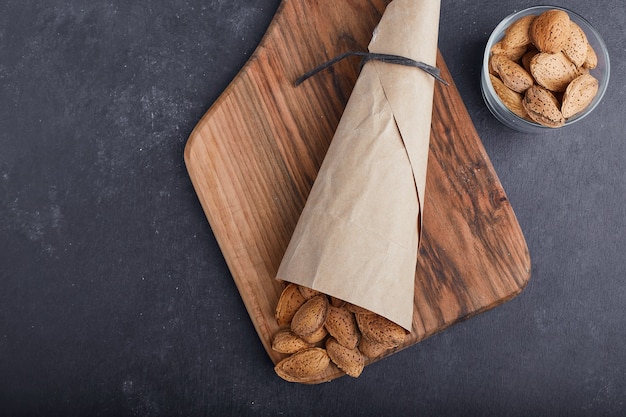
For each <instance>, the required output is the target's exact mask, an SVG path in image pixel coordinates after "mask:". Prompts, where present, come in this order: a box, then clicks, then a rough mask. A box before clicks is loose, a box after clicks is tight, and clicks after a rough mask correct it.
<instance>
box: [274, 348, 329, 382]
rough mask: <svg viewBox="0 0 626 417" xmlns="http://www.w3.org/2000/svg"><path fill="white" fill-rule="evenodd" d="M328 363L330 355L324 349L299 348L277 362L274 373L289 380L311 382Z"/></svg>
mask: <svg viewBox="0 0 626 417" xmlns="http://www.w3.org/2000/svg"><path fill="white" fill-rule="evenodd" d="M329 365H330V357H329V356H328V353H327V352H326V350H325V349H322V348H318V347H313V348H309V349H305V350H301V351H299V352H297V353H294V354H293V355H291V356H289V357H287V358H285V359H283V360H282V361H280V362H278V363H277V364H276V366H275V367H274V371H275V372H276V374H277V375H278V376H279V377H281V378H282V379H284V380H286V381H289V382H300V383H306V382H311V381H313V380H315V379H317V378H319V376H320V375H321V374H322V373H323V372H324V371H325V370H326V368H327V367H328V366H329Z"/></svg>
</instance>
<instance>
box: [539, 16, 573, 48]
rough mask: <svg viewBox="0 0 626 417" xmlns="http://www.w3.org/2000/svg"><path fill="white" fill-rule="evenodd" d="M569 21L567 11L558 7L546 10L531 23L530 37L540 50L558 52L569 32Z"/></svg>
mask: <svg viewBox="0 0 626 417" xmlns="http://www.w3.org/2000/svg"><path fill="white" fill-rule="evenodd" d="M569 23H570V18H569V15H568V14H567V12H565V11H563V10H558V9H551V10H546V11H545V12H543V13H541V14H540V15H539V16H537V17H536V18H535V20H533V22H532V23H531V25H530V28H529V34H530V39H531V41H532V43H533V44H534V45H535V47H537V49H539V50H540V51H541V52H547V53H550V54H555V53H557V52H560V51H561V50H562V49H563V45H564V44H565V42H566V41H567V37H568V35H569V32H570V25H569Z"/></svg>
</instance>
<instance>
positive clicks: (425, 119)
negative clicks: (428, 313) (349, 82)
mask: <svg viewBox="0 0 626 417" xmlns="http://www.w3.org/2000/svg"><path fill="white" fill-rule="evenodd" d="M439 8H440V1H439V0H394V1H392V2H391V3H390V4H389V5H388V6H387V9H386V10H385V12H384V14H383V17H382V18H381V21H380V23H379V25H378V27H377V28H376V30H375V31H374V34H373V35H372V40H371V42H370V44H369V51H370V52H376V53H384V54H393V55H400V56H404V57H407V58H411V59H413V60H415V61H421V62H424V63H427V64H430V65H432V66H434V65H435V61H436V56H437V36H438V28H439ZM433 90H434V79H433V78H432V77H431V76H430V75H429V74H427V73H425V72H423V71H421V70H419V69H417V68H413V67H406V66H402V65H395V64H388V63H382V62H377V61H369V62H368V63H366V64H365V65H364V67H363V69H362V71H361V73H360V74H359V77H358V79H357V82H356V84H355V86H354V89H353V91H352V94H351V96H350V99H349V100H348V103H347V105H346V108H345V110H344V113H343V115H342V118H341V120H340V122H339V125H338V127H337V130H336V132H335V135H334V137H333V140H332V142H331V144H330V147H329V149H328V152H327V154H326V156H325V158H324V161H323V163H322V166H321V167H320V171H319V173H318V176H317V178H316V180H315V183H314V184H313V187H312V189H311V193H310V194H309V197H308V199H307V202H306V204H305V207H304V209H303V211H302V214H301V216H300V219H299V220H298V224H297V225H296V228H295V230H294V233H293V236H292V238H291V240H290V242H289V245H288V247H287V251H286V253H285V255H284V257H283V260H282V262H281V264H280V267H279V269H278V273H277V279H280V280H284V281H289V282H294V283H297V284H300V285H304V286H306V287H309V288H313V289H316V290H319V291H322V292H324V293H326V294H328V295H332V296H334V297H337V298H340V299H342V300H345V301H348V302H350V303H353V304H356V305H358V306H361V307H363V308H366V309H368V310H371V311H373V312H375V313H377V314H380V315H381V316H383V317H386V318H388V319H389V320H391V321H393V322H395V323H397V324H399V325H400V326H402V327H404V328H405V329H407V330H409V331H410V330H411V325H412V320H413V294H414V282H415V267H416V263H417V251H418V245H419V239H420V230H421V219H422V216H421V214H422V213H423V208H424V197H425V194H424V191H425V186H426V168H427V162H428V146H429V140H430V124H431V116H432V103H433Z"/></svg>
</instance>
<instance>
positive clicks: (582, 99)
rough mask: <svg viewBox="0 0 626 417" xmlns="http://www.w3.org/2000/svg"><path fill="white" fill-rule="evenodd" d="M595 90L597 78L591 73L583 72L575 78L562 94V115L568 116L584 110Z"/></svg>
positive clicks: (594, 94)
mask: <svg viewBox="0 0 626 417" xmlns="http://www.w3.org/2000/svg"><path fill="white" fill-rule="evenodd" d="M597 92H598V80H597V79H596V78H594V77H593V76H592V75H591V74H583V75H581V76H580V77H578V78H575V79H574V80H573V81H572V82H571V83H570V84H569V85H568V86H567V89H566V90H565V93H564V94H563V104H562V105H561V113H562V114H563V117H565V118H569V117H572V116H574V115H576V114H578V113H580V112H581V111H583V110H585V109H586V108H587V106H589V104H590V103H591V102H592V101H593V98H594V97H595V96H596V93H597Z"/></svg>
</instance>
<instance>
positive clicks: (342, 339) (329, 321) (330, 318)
mask: <svg viewBox="0 0 626 417" xmlns="http://www.w3.org/2000/svg"><path fill="white" fill-rule="evenodd" d="M324 326H325V327H326V330H328V333H329V334H330V335H331V336H332V337H334V338H335V339H336V340H337V342H339V344H341V345H343V346H345V347H347V348H349V349H354V348H356V345H357V343H358V342H359V329H358V327H357V324H356V319H355V318H354V314H353V313H351V312H350V311H348V309H347V308H345V307H334V306H332V305H331V306H329V307H328V314H327V316H326V323H325V324H324Z"/></svg>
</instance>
